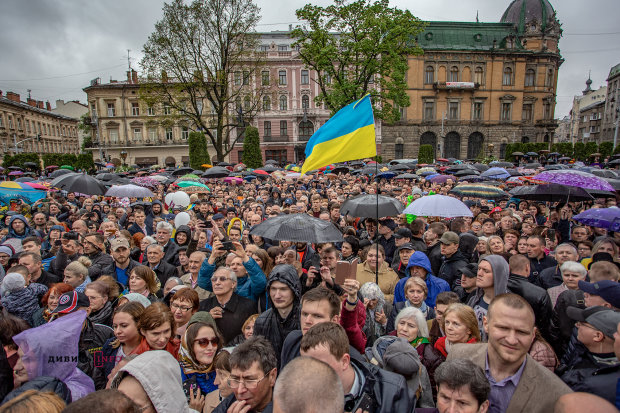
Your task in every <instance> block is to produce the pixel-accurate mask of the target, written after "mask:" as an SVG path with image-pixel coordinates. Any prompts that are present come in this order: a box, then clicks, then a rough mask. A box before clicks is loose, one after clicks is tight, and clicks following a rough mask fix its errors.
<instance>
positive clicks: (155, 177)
mask: <svg viewBox="0 0 620 413" xmlns="http://www.w3.org/2000/svg"><path fill="white" fill-rule="evenodd" d="M149 178H151V179H154V180H156V181H159V182H166V181H167V180H168V179H170V177H168V176H163V175H152V176H149Z"/></svg>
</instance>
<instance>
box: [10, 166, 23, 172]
mask: <svg viewBox="0 0 620 413" xmlns="http://www.w3.org/2000/svg"><path fill="white" fill-rule="evenodd" d="M9 169H10V170H12V171H21V170H22V168H20V167H19V166H9Z"/></svg>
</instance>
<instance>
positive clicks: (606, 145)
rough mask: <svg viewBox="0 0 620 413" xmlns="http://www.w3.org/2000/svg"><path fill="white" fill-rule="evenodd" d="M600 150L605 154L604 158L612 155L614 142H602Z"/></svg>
mask: <svg viewBox="0 0 620 413" xmlns="http://www.w3.org/2000/svg"><path fill="white" fill-rule="evenodd" d="M598 151H599V152H600V153H601V155H603V158H607V157H608V156H611V155H612V153H613V151H614V144H613V143H612V142H602V143H601V144H600V145H599V146H598Z"/></svg>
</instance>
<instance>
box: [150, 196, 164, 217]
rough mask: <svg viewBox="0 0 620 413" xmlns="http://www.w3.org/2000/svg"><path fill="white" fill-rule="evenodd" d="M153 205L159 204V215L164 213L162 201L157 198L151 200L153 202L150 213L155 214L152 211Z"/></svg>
mask: <svg viewBox="0 0 620 413" xmlns="http://www.w3.org/2000/svg"><path fill="white" fill-rule="evenodd" d="M153 205H159V206H161V213H160V215H164V204H163V202H161V201H160V200H159V199H156V200H155V201H153V202H152V203H151V212H150V215H155V214H154V213H153Z"/></svg>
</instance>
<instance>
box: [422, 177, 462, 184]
mask: <svg viewBox="0 0 620 413" xmlns="http://www.w3.org/2000/svg"><path fill="white" fill-rule="evenodd" d="M448 179H451V180H452V182H456V181H457V180H458V179H457V178H456V177H455V176H452V175H435V176H433V177H431V178H430V179H428V180H429V181H431V182H432V183H434V184H445V183H446V182H448Z"/></svg>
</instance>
